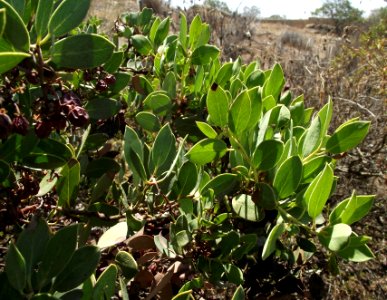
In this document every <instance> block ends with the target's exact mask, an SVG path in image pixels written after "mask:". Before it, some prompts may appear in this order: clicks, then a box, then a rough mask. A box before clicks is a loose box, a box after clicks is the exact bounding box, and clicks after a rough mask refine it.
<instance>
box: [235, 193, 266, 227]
mask: <svg viewBox="0 0 387 300" xmlns="http://www.w3.org/2000/svg"><path fill="white" fill-rule="evenodd" d="M232 208H233V210H234V211H235V213H236V214H237V215H238V216H239V217H241V218H243V219H246V220H249V221H253V222H259V221H261V220H262V219H263V218H264V216H265V215H264V212H263V210H261V208H259V207H258V206H257V205H256V204H255V203H254V201H253V200H252V199H251V196H250V195H245V194H241V195H238V196H236V197H234V198H233V199H232Z"/></svg>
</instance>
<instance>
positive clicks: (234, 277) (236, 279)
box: [226, 264, 244, 284]
mask: <svg viewBox="0 0 387 300" xmlns="http://www.w3.org/2000/svg"><path fill="white" fill-rule="evenodd" d="M226 276H227V279H228V281H229V282H232V283H234V284H242V283H243V282H244V279H243V273H242V270H241V269H239V268H238V267H237V266H234V265H232V264H229V265H228V266H227V267H226Z"/></svg>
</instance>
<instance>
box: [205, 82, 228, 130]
mask: <svg viewBox="0 0 387 300" xmlns="http://www.w3.org/2000/svg"><path fill="white" fill-rule="evenodd" d="M228 106H229V101H228V98H227V95H226V92H225V91H224V90H223V89H222V88H221V87H220V86H217V85H213V86H212V87H211V89H210V90H209V92H208V94H207V109H208V113H209V114H210V120H211V123H213V124H214V125H216V126H221V127H224V126H226V125H227V124H228Z"/></svg>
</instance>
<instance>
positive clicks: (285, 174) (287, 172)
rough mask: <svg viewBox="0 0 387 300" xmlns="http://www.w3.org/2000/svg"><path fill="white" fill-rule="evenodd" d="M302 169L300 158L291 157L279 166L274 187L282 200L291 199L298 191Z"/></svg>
mask: <svg viewBox="0 0 387 300" xmlns="http://www.w3.org/2000/svg"><path fill="white" fill-rule="evenodd" d="M302 169H303V168H302V162H301V159H300V158H299V157H298V156H291V157H289V158H288V159H286V160H285V161H284V162H283V163H282V164H281V165H280V166H279V168H278V170H277V172H276V174H275V177H274V181H273V187H274V188H275V189H276V191H277V193H278V196H279V198H280V199H284V198H287V197H289V196H290V195H291V194H293V193H294V192H295V191H296V190H297V187H298V185H299V184H300V181H301V177H302Z"/></svg>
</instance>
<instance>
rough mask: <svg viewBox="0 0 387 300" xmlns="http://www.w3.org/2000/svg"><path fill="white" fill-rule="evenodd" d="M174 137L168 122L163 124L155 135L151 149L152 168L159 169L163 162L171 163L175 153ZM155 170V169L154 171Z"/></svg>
mask: <svg viewBox="0 0 387 300" xmlns="http://www.w3.org/2000/svg"><path fill="white" fill-rule="evenodd" d="M175 143H176V139H175V136H174V135H173V133H172V130H171V127H170V126H169V124H166V125H164V126H163V127H162V128H161V129H160V131H159V133H158V134H157V136H156V139H155V141H154V143H153V147H152V150H151V154H150V155H151V161H152V163H153V166H154V170H158V169H160V167H163V166H164V165H165V164H169V165H170V164H171V163H172V160H173V158H174V157H175V155H176V146H175ZM155 172H156V171H155Z"/></svg>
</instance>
